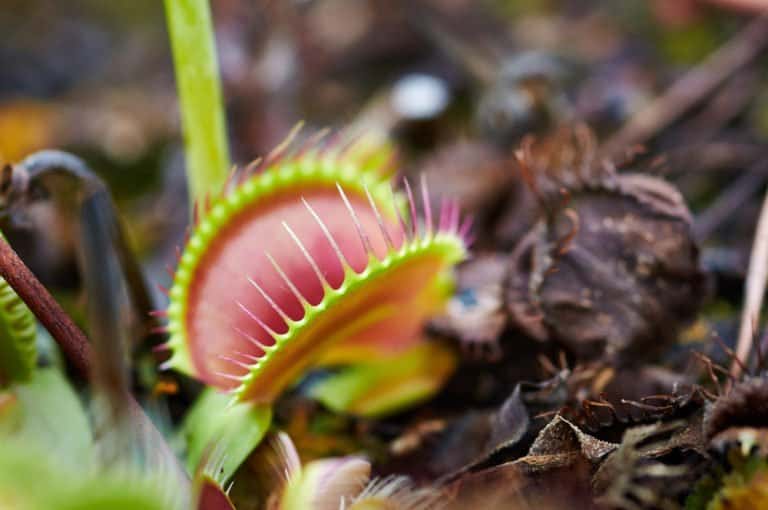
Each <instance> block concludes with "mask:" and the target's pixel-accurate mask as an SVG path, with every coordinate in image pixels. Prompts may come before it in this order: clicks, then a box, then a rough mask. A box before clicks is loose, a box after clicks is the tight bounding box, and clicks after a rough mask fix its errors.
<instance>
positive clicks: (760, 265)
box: [731, 193, 768, 379]
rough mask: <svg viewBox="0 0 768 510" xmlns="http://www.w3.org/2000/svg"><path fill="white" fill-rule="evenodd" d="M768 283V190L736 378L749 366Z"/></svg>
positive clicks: (747, 292)
mask: <svg viewBox="0 0 768 510" xmlns="http://www.w3.org/2000/svg"><path fill="white" fill-rule="evenodd" d="M766 283H768V193H766V195H765V200H764V201H763V207H762V210H761V211H760V218H759V219H758V221H757V230H756V232H755V240H754V241H753V243H752V252H751V253H750V255H749V269H748V270H747V281H746V283H745V285H744V309H743V310H742V313H741V324H740V325H739V339H738V342H737V344H736V357H735V358H734V360H733V361H732V362H731V374H732V375H733V376H734V379H735V378H737V377H739V375H741V370H742V369H741V367H742V365H746V364H747V362H748V358H749V353H750V350H751V347H752V335H753V332H754V331H753V329H754V328H753V325H754V324H758V321H759V319H760V308H761V307H762V306H763V298H764V296H765V287H766Z"/></svg>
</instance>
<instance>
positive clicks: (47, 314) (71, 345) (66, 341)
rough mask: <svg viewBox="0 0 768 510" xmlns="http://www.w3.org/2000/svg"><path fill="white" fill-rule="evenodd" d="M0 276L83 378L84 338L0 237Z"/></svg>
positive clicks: (87, 354) (86, 365)
mask: <svg viewBox="0 0 768 510" xmlns="http://www.w3.org/2000/svg"><path fill="white" fill-rule="evenodd" d="M0 276H2V277H3V278H4V279H5V281H7V282H8V284H9V285H10V286H11V287H12V288H13V290H15V291H16V294H18V295H19V297H20V298H21V299H22V300H23V301H24V302H25V303H26V304H27V306H28V307H29V309H30V310H32V313H33V314H34V315H35V317H37V319H38V320H39V321H40V322H41V323H42V325H43V326H44V327H45V329H47V330H48V332H49V333H50V334H51V336H52V337H53V338H54V340H56V342H57V343H58V344H59V347H61V350H62V351H63V352H64V355H65V356H66V357H67V359H68V360H69V362H70V363H71V364H72V365H73V366H74V367H75V369H76V370H77V371H78V372H79V373H80V375H81V376H82V377H83V378H86V379H87V378H88V376H89V373H90V366H91V359H92V352H91V345H90V344H89V343H88V339H87V338H86V336H85V334H84V333H83V332H82V331H80V328H78V327H77V326H76V325H75V323H74V322H72V319H70V318H69V316H68V315H67V314H66V313H65V312H64V310H62V309H61V306H59V304H58V303H57V302H56V300H55V299H53V296H51V294H50V293H49V292H48V289H46V288H45V287H44V286H43V284H41V283H40V281H39V280H38V279H37V278H36V277H35V275H34V274H32V271H30V270H29V268H28V267H27V266H26V265H25V264H24V262H22V260H21V259H20V258H19V256H18V255H17V254H16V252H15V251H13V248H11V246H10V245H9V244H8V242H7V241H6V240H5V239H3V238H2V237H0Z"/></svg>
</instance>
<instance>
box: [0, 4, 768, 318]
mask: <svg viewBox="0 0 768 510" xmlns="http://www.w3.org/2000/svg"><path fill="white" fill-rule="evenodd" d="M764 7H765V6H764V2H761V1H760V0H730V1H728V0H718V1H714V0H712V1H705V0H673V1H671V0H624V1H622V2H615V1H613V0H559V1H557V0H516V1H512V0H507V1H504V0H495V1H494V0H486V1H476V0H418V1H407V0H399V1H393V0H294V1H289V0H281V1H259V0H212V9H213V15H214V23H215V28H216V38H217V43H218V51H219V60H220V61H219V63H220V66H221V74H222V77H223V86H224V96H225V98H226V106H227V118H228V123H229V136H230V140H231V150H232V156H233V160H234V161H235V162H237V163H239V164H246V163H247V162H249V161H251V160H252V159H254V158H255V157H257V156H259V155H263V154H264V153H265V152H267V151H268V150H269V149H270V148H272V147H274V146H275V145H276V144H277V143H279V142H280V141H281V140H282V139H283V138H284V137H285V135H286V134H287V132H288V131H289V130H290V128H291V127H292V126H294V125H295V124H296V123H297V122H298V121H301V120H304V121H305V122H306V123H307V125H308V126H309V127H310V129H308V131H309V132H312V130H313V129H314V128H322V127H331V128H353V130H358V131H360V130H364V131H366V132H371V133H374V134H375V135H376V136H380V137H382V138H383V139H389V140H391V141H392V142H393V143H394V144H395V146H396V147H397V148H398V150H399V152H400V158H401V167H402V169H403V170H402V171H403V173H405V174H416V173H421V172H426V173H427V174H429V175H432V174H435V175H439V176H440V177H439V178H438V179H432V180H433V181H434V182H436V186H435V189H434V190H433V192H434V193H435V194H441V193H452V194H457V195H459V197H460V200H461V202H462V204H463V205H464V208H465V209H467V210H469V211H470V212H473V213H475V214H476V215H477V216H478V218H479V230H478V237H479V239H478V247H479V249H480V250H482V249H483V247H484V246H494V247H502V248H503V247H509V246H512V245H513V244H514V242H515V241H516V240H517V238H518V237H519V235H520V231H521V229H522V230H524V222H520V221H518V220H519V218H520V217H522V216H524V215H525V212H524V211H522V212H521V209H520V208H519V204H518V203H517V202H516V201H515V200H513V199H512V198H510V197H513V196H514V190H515V188H514V181H515V180H516V179H518V176H517V174H516V172H515V169H514V165H512V163H511V156H512V153H513V151H514V150H515V149H516V148H517V147H518V144H519V143H520V141H521V139H522V137H523V136H524V135H526V134H535V135H537V136H539V137H544V136H546V135H547V133H551V132H552V130H553V129H554V128H555V127H556V126H558V125H561V124H566V123H574V122H585V123H587V124H588V125H589V126H591V128H592V129H593V130H594V131H595V132H596V133H597V136H598V138H599V140H600V141H601V143H604V144H605V145H604V146H603V147H606V150H608V149H610V150H609V152H610V153H611V154H612V155H613V156H616V157H619V159H621V158H624V157H625V156H627V159H628V160H630V161H631V162H632V164H637V165H641V166H645V167H651V168H657V169H659V170H658V171H660V172H663V173H664V174H665V176H666V177H667V178H668V179H670V180H673V181H674V182H675V183H676V184H677V185H678V186H679V187H680V189H681V190H682V192H683V194H684V195H685V196H686V198H687V199H688V200H689V202H690V203H691V205H692V208H693V210H694V212H695V213H696V215H697V220H696V227H695V228H696V230H697V235H699V238H700V240H701V241H702V242H703V243H704V248H705V250H704V261H705V264H707V265H708V269H710V270H711V271H712V272H713V274H715V277H716V279H717V280H718V283H719V284H720V285H721V286H720V289H723V291H722V292H721V293H720V295H721V296H724V297H725V304H724V305H723V306H725V307H728V306H730V305H729V303H728V298H729V296H732V297H733V301H734V302H735V301H738V299H740V289H741V278H742V276H743V273H744V270H745V268H746V261H747V256H748V250H749V246H750V244H751V236H752V229H753V228H754V227H753V225H754V222H755V218H756V216H757V211H758V208H759V198H760V196H761V193H760V191H761V190H762V189H763V187H764V183H765V180H766V177H768V168H766V165H762V164H761V163H760V162H761V161H762V160H764V159H765V158H764V156H765V155H766V148H768V146H767V145H766V137H768V86H767V85H766V84H767V83H768V82H767V81H766V71H768V69H767V67H768V66H767V65H766V64H767V63H768V60H766V58H765V56H764V55H763V51H762V50H763V47H764V46H765V45H766V39H768V37H766V35H765V34H766V33H767V32H768V28H766V27H768V25H767V24H766V23H765V21H764V20H762V19H758V18H757V16H758V15H759V11H760V10H761V9H762V8H764ZM0 31H1V33H2V42H0V161H4V162H11V163H12V162H16V161H18V160H20V159H22V158H23V157H25V156H26V155H28V154H29V153H31V152H33V151H36V150H39V149H43V148H60V149H64V150H67V151H71V152H74V153H75V154H77V155H79V156H81V157H83V158H84V159H85V160H86V161H88V163H89V164H90V165H91V166H92V168H93V169H94V170H95V171H97V172H98V173H99V174H100V175H101V176H102V177H103V178H104V179H105V180H106V181H107V182H108V183H109V185H110V186H111V189H112V191H113V194H114V196H115V198H116V200H117V203H118V206H119V208H120V210H121V212H122V213H123V214H124V215H125V217H126V219H127V221H126V224H127V225H128V228H129V230H130V237H131V239H132V242H133V244H134V246H135V247H136V248H137V250H138V252H139V253H140V254H141V255H142V257H143V259H144V260H145V261H146V263H147V265H148V267H149V268H150V272H151V275H150V277H151V278H152V279H154V280H155V281H163V280H164V279H165V280H166V281H167V278H166V277H165V276H164V275H163V273H162V268H163V265H164V264H166V263H168V262H169V261H172V260H173V258H172V255H171V254H172V250H173V248H174V247H175V246H176V245H178V244H179V243H180V242H181V240H182V236H183V231H184V228H185V226H186V223H187V218H188V205H187V203H186V202H185V201H186V191H185V181H184V173H183V156H182V150H181V135H180V130H179V118H178V108H177V102H176V92H175V85H174V78H173V68H172V63H171V57H170V51H169V42H168V37H167V33H166V31H165V18H164V12H163V8H162V2H160V1H159V0H132V1H131V2H104V1H102V0H70V1H67V2H61V1H56V0H3V8H2V9H0ZM713 55H714V57H713ZM718 59H719V60H718ZM680 80H688V81H683V85H684V86H683V87H682V88H681V87H680V86H679V82H680ZM675 84H678V90H677V95H675V94H672V95H671V96H665V94H667V93H668V92H669V91H670V87H674V86H675ZM681 91H682V94H681ZM678 110H679V111H678ZM649 112H650V113H649ZM642 115H646V116H648V118H646V119H645V122H646V123H648V122H650V126H651V127H650V128H649V129H645V130H643V129H640V130H639V131H638V129H636V128H637V125H635V126H634V128H633V129H634V130H633V129H629V128H627V126H628V125H630V124H631V123H632V120H633V119H637V118H638V116H642ZM659 117H661V118H659ZM649 119H650V120H649ZM640 145H642V146H643V147H644V148H645V150H644V152H643V153H642V154H640V153H639V152H640V151H639V150H638V151H634V152H636V153H637V154H634V156H632V157H631V158H630V157H629V156H630V153H632V152H633V151H632V149H633V148H638V147H639V146H640ZM661 154H664V158H665V159H664V160H663V161H662V160H660V159H659V155H661ZM521 215H522V216H521ZM31 221H33V222H39V223H41V224H42V223H45V224H47V225H49V226H51V225H52V226H55V227H56V228H50V227H49V228H46V229H19V230H18V231H15V230H14V229H12V230H11V232H10V235H11V236H12V237H14V245H15V246H18V247H19V250H20V251H22V252H23V253H22V254H23V255H24V257H25V259H26V260H28V261H29V262H30V264H31V265H32V266H33V269H34V270H35V272H36V273H37V274H38V275H40V277H41V279H43V281H44V282H45V283H46V284H48V285H49V286H51V287H53V288H55V289H59V291H66V289H75V288H77V284H78V279H77V274H76V270H75V263H74V250H73V247H72V235H71V233H70V232H69V224H68V221H67V219H66V218H65V217H62V216H61V215H57V214H55V213H52V212H51V211H50V210H49V209H41V210H40V211H39V212H38V215H37V216H35V215H34V214H33V215H32V218H31ZM521 225H522V226H521ZM40 236H46V237H47V238H46V239H41V238H40ZM728 289H732V291H731V292H729V291H728ZM731 304H732V303H731Z"/></svg>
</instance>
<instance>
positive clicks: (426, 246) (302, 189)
mask: <svg viewBox="0 0 768 510" xmlns="http://www.w3.org/2000/svg"><path fill="white" fill-rule="evenodd" d="M345 154H346V155H348V154H350V152H349V150H347V152H344V151H341V150H332V149H331V150H329V149H326V150H317V149H313V148H309V149H304V150H302V151H300V153H298V154H294V155H291V156H285V157H282V158H280V159H278V160H276V161H268V162H267V163H265V164H263V165H262V167H263V168H262V169H260V171H259V172H250V173H247V174H246V175H245V177H244V179H241V182H240V183H238V184H237V186H236V187H235V188H234V189H232V190H231V191H230V192H228V193H226V194H225V195H224V196H221V197H219V198H217V199H215V200H214V201H213V203H212V204H211V206H210V207H209V208H208V211H207V213H206V214H205V215H204V216H203V218H202V220H201V221H200V222H199V223H198V224H197V225H196V226H195V228H194V230H193V232H192V235H191V237H190V239H189V242H188V243H187V245H186V247H185V249H184V252H183V254H182V255H181V257H180V261H179V266H178V269H177V270H176V273H175V276H174V283H173V287H172V288H171V290H170V299H171V302H170V305H169V307H168V318H169V328H168V329H169V332H170V334H171V338H170V340H169V342H168V346H169V347H170V348H171V350H172V352H173V355H172V357H171V358H170V360H169V361H168V362H167V366H169V367H173V368H176V369H178V370H180V371H182V372H185V373H188V374H191V375H193V376H195V377H197V378H199V379H201V380H203V381H204V382H206V383H208V384H211V385H213V386H216V387H218V388H220V389H225V390H231V391H232V392H233V393H234V394H235V397H236V399H238V400H240V401H253V402H261V403H271V402H272V401H274V399H275V398H277V396H278V395H279V394H280V393H281V392H282V391H283V390H284V389H285V388H286V387H287V386H288V385H289V384H291V383H293V382H294V381H295V380H296V379H297V378H298V377H299V376H300V375H301V374H302V373H303V372H304V371H305V370H307V369H308V368H311V367H312V366H316V365H322V364H337V363H348V362H355V361H361V360H366V359H372V358H374V357H376V356H382V355H394V354H397V353H398V352H402V351H403V350H404V349H406V348H408V347H409V346H411V345H414V343H416V342H418V341H419V340H420V339H421V336H420V329H421V328H422V324H423V322H424V320H425V319H426V318H427V317H429V316H430V315H431V314H433V313H435V312H436V311H437V310H438V309H439V308H440V307H441V306H442V305H443V303H444V302H445V300H446V299H447V292H446V286H445V283H446V276H447V272H448V271H449V270H450V268H451V266H452V265H453V264H454V263H456V262H458V261H460V260H461V259H463V258H464V256H465V253H466V248H465V246H466V243H465V241H464V234H465V233H466V230H467V228H468V223H466V222H465V223H463V224H460V221H459V211H458V208H457V207H456V206H455V204H453V203H450V202H444V203H443V207H442V208H441V212H440V214H439V217H438V218H435V219H437V224H435V221H434V219H433V216H432V214H431V210H430V204H429V201H428V200H425V202H426V204H425V207H424V216H425V220H424V223H423V225H421V227H419V225H417V223H416V220H415V217H416V211H415V210H416V207H415V205H414V199H413V194H412V193H411V190H410V187H408V186H407V183H406V186H407V191H408V193H407V199H406V198H405V197H403V196H401V195H400V194H399V193H394V192H393V191H392V189H391V187H390V184H389V182H388V181H387V180H386V179H385V178H384V177H382V172H380V169H378V168H367V167H365V166H364V165H361V164H360V162H359V159H358V158H356V157H349V156H345ZM424 184H426V183H424ZM422 191H423V195H424V197H427V196H428V193H427V190H426V187H423V188H422ZM406 206H409V209H410V217H411V219H410V221H405V220H404V219H403V216H402V215H401V210H402V209H404V208H405V207H406Z"/></svg>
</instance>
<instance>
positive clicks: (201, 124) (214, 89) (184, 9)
mask: <svg viewBox="0 0 768 510" xmlns="http://www.w3.org/2000/svg"><path fill="white" fill-rule="evenodd" d="M165 12H166V16H167V23H168V32H169V34H170V38H171V46H172V48H173V61H174V65H175V67H176V83H177V87H178V90H179V102H180V109H181V120H182V128H183V131H184V146H185V154H186V160H187V161H186V164H187V177H188V185H189V192H190V198H191V199H192V202H193V203H194V202H195V201H198V200H201V199H203V198H204V197H205V195H206V194H210V193H215V192H217V191H219V190H220V189H221V186H222V185H223V184H224V182H225V180H226V177H227V172H228V169H229V150H228V148H227V131H226V123H225V117H224V107H223V104H222V97H221V96H222V95H221V84H220V81H219V66H218V60H217V58H216V44H215V41H214V37H213V25H212V23H211V11H210V8H209V5H208V0H165Z"/></svg>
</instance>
